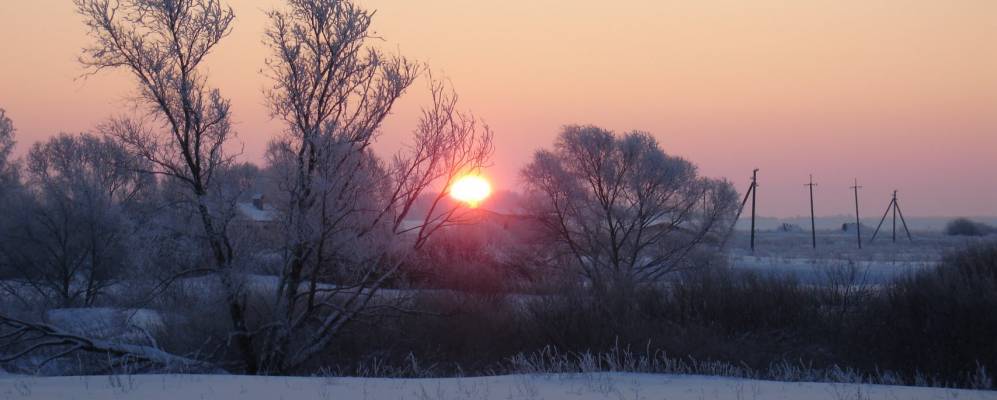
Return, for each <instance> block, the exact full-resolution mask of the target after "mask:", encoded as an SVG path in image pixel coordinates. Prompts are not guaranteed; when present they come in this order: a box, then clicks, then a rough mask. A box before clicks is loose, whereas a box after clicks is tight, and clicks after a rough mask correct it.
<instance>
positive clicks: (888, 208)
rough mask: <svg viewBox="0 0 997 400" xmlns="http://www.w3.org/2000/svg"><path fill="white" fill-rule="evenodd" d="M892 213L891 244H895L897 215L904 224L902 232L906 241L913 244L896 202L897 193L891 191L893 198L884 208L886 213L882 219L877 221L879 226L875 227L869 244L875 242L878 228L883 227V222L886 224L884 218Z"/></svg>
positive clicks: (902, 214) (905, 221)
mask: <svg viewBox="0 0 997 400" xmlns="http://www.w3.org/2000/svg"><path fill="white" fill-rule="evenodd" d="M891 211H892V212H893V242H894V243H896V242H897V215H900V222H901V223H903V224H904V231H906V232H907V240H910V241H911V242H914V238H913V237H911V235H910V229H908V228H907V220H905V219H904V213H903V211H901V210H900V204H899V203H898V202H897V191H896V190H894V191H893V198H892V199H890V205H888V206H886V212H885V213H883V218H881V219H880V220H879V225H876V231H875V232H873V233H872V239H869V243H872V241H873V240H876V235H878V234H879V228H881V227H883V222H886V216H887V215H890V212H891Z"/></svg>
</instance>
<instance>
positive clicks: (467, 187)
mask: <svg viewBox="0 0 997 400" xmlns="http://www.w3.org/2000/svg"><path fill="white" fill-rule="evenodd" d="M490 194H492V185H491V184H490V183H488V181H487V180H485V178H483V177H481V176H479V175H466V176H464V177H461V178H459V179H457V181H456V182H454V184H453V185H451V186H450V197H453V198H454V199H455V200H457V201H461V202H464V203H467V205H468V206H471V207H477V206H478V204H479V203H481V202H482V201H483V200H485V199H486V198H488V195H490Z"/></svg>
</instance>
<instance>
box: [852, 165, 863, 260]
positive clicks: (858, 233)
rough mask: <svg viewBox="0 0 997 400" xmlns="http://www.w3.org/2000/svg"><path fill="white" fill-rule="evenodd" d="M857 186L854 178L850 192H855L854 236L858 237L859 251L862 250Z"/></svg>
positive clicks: (856, 180)
mask: <svg viewBox="0 0 997 400" xmlns="http://www.w3.org/2000/svg"><path fill="white" fill-rule="evenodd" d="M861 188H862V186H859V180H858V178H855V186H852V190H854V191H855V234H856V235H858V244H859V249H861V248H862V220H861V218H859V189H861Z"/></svg>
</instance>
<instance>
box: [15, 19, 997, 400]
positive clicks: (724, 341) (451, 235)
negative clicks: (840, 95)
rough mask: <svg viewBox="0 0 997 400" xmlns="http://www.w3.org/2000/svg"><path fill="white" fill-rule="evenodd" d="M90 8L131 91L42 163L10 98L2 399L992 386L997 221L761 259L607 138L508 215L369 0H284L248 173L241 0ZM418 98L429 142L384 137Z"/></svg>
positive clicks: (920, 391) (95, 28)
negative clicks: (215, 62)
mask: <svg viewBox="0 0 997 400" xmlns="http://www.w3.org/2000/svg"><path fill="white" fill-rule="evenodd" d="M74 5H75V7H76V10H77V12H78V13H79V14H80V16H82V18H83V19H84V20H85V23H86V27H87V29H88V35H89V36H88V37H89V40H90V45H89V46H88V47H87V48H85V49H84V50H83V51H82V53H81V54H80V55H79V56H80V62H81V63H82V64H83V65H84V66H85V67H86V69H87V73H88V74H105V73H122V74H128V75H129V76H130V77H131V78H132V81H133V83H134V85H135V86H134V87H135V90H136V92H135V93H136V94H137V95H136V96H134V98H133V101H134V102H135V105H136V107H135V108H134V110H135V111H134V112H132V113H125V114H122V115H115V116H108V118H107V119H106V121H105V122H104V123H102V124H100V125H98V126H94V127H81V129H84V132H83V133H77V134H69V133H63V134H59V135H56V136H53V137H51V138H49V139H47V140H44V141H41V142H38V143H33V144H31V145H30V146H26V148H25V152H24V156H23V157H15V156H14V151H13V150H14V148H15V145H17V142H16V141H15V139H16V134H17V131H16V129H15V126H16V125H15V122H16V121H15V120H14V118H15V117H16V116H14V115H7V113H6V112H5V111H4V110H3V109H0V209H3V210H6V211H5V212H3V213H0V394H2V395H3V396H6V397H9V398H47V399H48V398H51V399H57V398H82V399H89V398H93V399H97V398H188V397H189V398H198V397H200V398H234V397H240V398H278V397H295V398H372V399H373V398H413V399H430V398H432V399H487V398H517V399H540V398H547V399H552V398H554V399H558V398H573V399H575V398H578V399H584V398H669V399H673V398H690V399H692V398H695V399H701V398H716V399H746V398H787V399H790V398H808V399H809V398H813V399H865V398H926V399H927V398H942V397H944V398H948V397H952V398H955V397H959V398H993V392H991V391H989V390H992V389H994V382H993V371H994V370H995V369H997V341H995V340H994V338H995V337H997V313H995V312H994V310H995V309H997V243H995V242H993V241H992V240H988V238H986V237H978V236H985V235H986V234H988V233H992V231H993V228H990V227H987V226H985V225H983V224H979V223H975V222H972V221H969V220H955V221H953V222H952V223H951V224H950V225H949V227H948V229H947V230H946V232H945V233H942V232H934V233H928V232H919V234H918V238H917V240H918V241H917V242H916V243H891V242H889V241H883V242H878V243H875V244H870V245H868V246H867V247H866V248H864V249H862V250H858V249H854V248H853V244H854V241H853V236H852V235H853V229H854V228H856V226H854V224H853V225H852V227H851V230H850V229H849V228H848V226H847V225H845V226H844V227H843V228H842V229H841V230H837V231H833V232H830V231H828V232H822V234H821V240H822V242H821V250H819V251H818V250H813V249H811V248H810V247H809V240H810V239H809V237H810V236H809V231H807V230H806V229H797V228H796V227H795V225H785V226H786V227H785V228H783V229H775V230H771V231H766V232H762V233H760V234H759V237H758V242H757V245H758V250H757V251H753V250H749V248H748V244H747V238H746V234H745V233H744V232H741V231H737V230H735V229H734V228H735V224H737V221H736V220H735V219H736V215H737V214H738V212H739V209H738V206H739V204H740V202H739V201H740V200H741V194H738V192H737V190H735V188H734V187H733V185H732V184H731V183H729V182H727V181H726V180H722V179H713V178H709V177H705V176H703V175H702V174H700V172H699V170H698V169H697V167H696V165H695V164H694V163H693V162H692V161H690V160H686V159H683V158H681V157H678V156H675V155H673V154H671V153H669V151H668V147H667V144H663V143H659V142H658V141H657V140H656V139H655V138H654V137H653V136H652V135H651V134H649V133H646V132H639V131H634V132H625V133H618V132H614V131H611V130H608V129H604V128H601V127H598V126H592V125H567V126H564V127H563V128H562V129H561V130H560V132H559V134H558V136H557V139H556V141H555V142H554V143H551V144H550V145H549V146H548V147H546V148H541V149H535V150H536V152H535V153H534V156H533V158H532V159H531V161H530V162H529V163H528V164H527V165H525V166H523V167H522V169H521V175H522V181H523V186H522V187H521V192H520V193H518V194H516V195H515V196H512V195H510V198H513V199H514V200H509V203H510V204H514V206H511V207H506V209H503V210H490V209H489V208H488V207H487V204H486V205H485V206H483V207H472V206H470V205H468V204H465V203H462V202H460V201H455V200H454V199H451V198H450V196H449V195H448V189H449V188H450V187H451V186H453V184H454V183H455V182H457V181H458V180H459V179H460V178H461V177H463V176H466V175H469V174H477V173H480V172H481V171H482V170H483V169H485V168H486V167H488V166H489V164H490V163H491V156H492V153H493V150H494V145H493V135H494V134H493V132H492V131H491V129H490V128H489V127H488V125H486V124H485V123H484V122H483V121H482V120H480V119H479V118H478V117H476V116H475V115H474V114H473V113H470V112H468V111H464V110H463V109H462V107H461V105H460V103H459V101H458V100H459V96H458V94H457V92H456V90H455V89H454V88H453V87H452V85H451V84H450V83H449V81H448V80H446V79H443V78H441V77H439V75H438V74H434V73H433V72H431V70H430V67H429V66H428V65H425V64H422V63H418V62H415V61H412V60H409V59H407V58H405V57H403V56H401V55H396V54H388V53H385V52H383V51H381V50H379V49H378V48H377V47H376V46H374V45H372V41H374V40H375V39H376V36H375V35H374V33H373V32H372V30H371V21H372V19H373V18H374V13H373V12H371V11H369V10H367V9H365V8H363V7H362V6H361V5H359V4H357V3H354V2H353V1H349V0H287V1H286V2H284V3H282V5H281V6H279V7H277V8H275V9H272V10H268V11H267V13H266V16H267V18H268V28H267V30H266V31H265V34H264V37H263V38H262V40H263V42H264V43H265V45H266V46H267V48H268V49H269V51H270V56H269V58H268V59H267V61H266V62H265V63H264V64H263V65H261V71H262V74H263V76H265V78H266V79H267V82H268V84H267V86H266V88H265V89H264V90H263V93H262V94H261V96H262V98H264V99H265V101H266V104H267V105H268V107H269V110H270V112H271V115H272V117H273V118H274V119H275V120H278V121H280V122H281V130H280V131H279V132H273V133H272V135H271V136H270V137H269V145H268V148H267V152H266V158H265V160H263V161H262V162H257V163H254V162H252V161H251V160H246V159H243V158H242V157H241V156H240V154H239V152H238V151H236V150H237V149H238V147H239V144H238V136H237V133H236V131H235V130H234V128H233V124H232V121H231V118H232V117H231V110H230V102H229V101H228V100H227V98H226V97H225V96H224V95H223V94H222V93H221V92H220V91H219V90H217V89H214V88H213V87H212V86H211V76H209V72H208V70H207V69H206V68H205V67H204V66H203V62H204V60H205V59H206V58H208V57H209V56H210V55H211V53H212V50H213V49H214V48H215V46H216V45H217V44H218V43H220V42H221V41H223V40H225V38H226V36H227V34H228V33H229V32H230V31H231V29H232V27H233V24H234V23H235V21H236V19H235V16H234V14H233V11H232V10H231V9H230V8H229V7H227V6H226V5H225V3H224V2H223V1H222V0H177V1H153V0H74ZM422 83H426V86H424V87H423V86H421V84H422ZM414 90H426V91H428V93H429V98H430V102H429V103H428V104H426V105H425V106H424V108H423V112H422V114H421V119H420V120H419V122H418V124H417V126H415V127H413V128H412V134H411V136H410V137H409V138H408V142H407V143H406V145H405V146H403V147H401V150H399V151H398V152H397V153H394V154H381V153H379V152H376V151H375V150H374V148H373V145H374V144H375V143H376V142H377V141H378V139H379V133H380V132H381V130H382V127H383V123H384V121H385V119H386V118H387V117H388V116H389V115H390V113H391V111H392V107H393V106H394V105H395V104H396V102H397V101H398V100H399V99H400V98H402V97H403V96H404V95H405V94H406V93H407V92H410V91H414ZM849 223H851V222H849ZM839 226H840V225H839ZM860 227H865V225H861V226H860ZM865 228H867V227H865ZM955 235H963V236H955ZM234 375H245V376H234ZM80 376H82V377H80ZM388 378H390V379H388ZM802 382H807V383H802ZM910 386H917V387H910ZM967 389H975V390H977V391H970V390H967Z"/></svg>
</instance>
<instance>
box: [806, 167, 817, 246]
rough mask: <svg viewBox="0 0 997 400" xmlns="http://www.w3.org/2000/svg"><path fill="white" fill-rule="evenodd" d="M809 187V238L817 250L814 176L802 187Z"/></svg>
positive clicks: (811, 175)
mask: <svg viewBox="0 0 997 400" xmlns="http://www.w3.org/2000/svg"><path fill="white" fill-rule="evenodd" d="M803 186H810V237H811V239H812V241H813V245H814V248H815V249H816V248H817V218H816V217H815V216H814V186H817V184H816V183H814V175H813V174H810V183H808V184H806V185H803Z"/></svg>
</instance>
